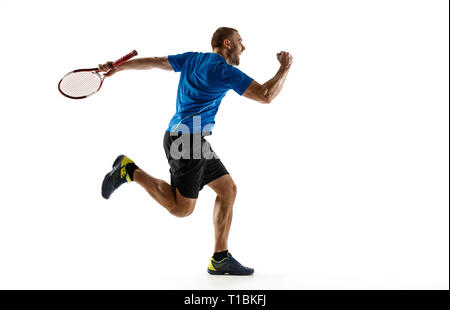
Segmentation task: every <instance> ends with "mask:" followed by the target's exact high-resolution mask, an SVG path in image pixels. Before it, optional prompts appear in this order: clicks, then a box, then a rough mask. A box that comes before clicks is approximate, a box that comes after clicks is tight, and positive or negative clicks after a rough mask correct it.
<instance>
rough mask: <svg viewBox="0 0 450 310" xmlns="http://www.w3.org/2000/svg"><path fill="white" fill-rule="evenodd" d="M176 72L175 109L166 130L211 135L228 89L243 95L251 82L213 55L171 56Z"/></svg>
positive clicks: (220, 57)
mask: <svg viewBox="0 0 450 310" xmlns="http://www.w3.org/2000/svg"><path fill="white" fill-rule="evenodd" d="M168 58H169V62H170V64H171V65H172V68H173V69H174V70H175V72H181V75H180V82H179V84H178V91H177V108H176V112H175V115H174V116H173V117H172V120H171V121H170V124H169V127H168V128H167V131H171V132H183V133H200V132H211V131H212V128H213V127H214V124H215V122H214V118H215V116H216V113H217V110H218V109H219V105H220V102H221V101H222V98H223V97H224V96H225V94H226V93H227V92H228V90H230V89H233V90H234V91H235V92H237V93H238V94H239V95H242V94H243V93H244V92H245V90H246V89H247V87H248V86H249V85H250V83H251V82H252V81H253V79H252V78H250V77H249V76H248V75H246V74H245V73H243V72H242V71H241V70H239V69H237V68H235V67H233V66H232V65H229V64H227V62H226V61H225V58H223V57H222V56H220V55H219V54H215V53H197V52H187V53H184V54H178V55H170V56H169V57H168Z"/></svg>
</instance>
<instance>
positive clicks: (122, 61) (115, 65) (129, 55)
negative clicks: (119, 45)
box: [112, 50, 138, 67]
mask: <svg viewBox="0 0 450 310" xmlns="http://www.w3.org/2000/svg"><path fill="white" fill-rule="evenodd" d="M137 54H138V53H137V52H136V50H133V51H132V52H130V53H128V54H126V55H125V56H122V57H120V58H119V59H117V60H116V61H115V62H113V63H112V66H113V67H117V66H120V65H121V64H123V63H124V62H125V61H127V60H130V59H131V58H133V57H134V56H136V55H137Z"/></svg>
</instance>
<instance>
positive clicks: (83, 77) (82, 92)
mask: <svg viewBox="0 0 450 310" xmlns="http://www.w3.org/2000/svg"><path fill="white" fill-rule="evenodd" d="M103 79H104V76H103V75H101V74H99V71H98V69H97V68H91V69H79V70H74V71H71V72H69V73H67V74H66V75H64V76H63V77H62V79H61V80H60V81H59V83H58V90H59V92H60V93H61V94H63V95H64V96H66V97H68V98H71V99H83V98H86V97H89V96H91V95H93V94H95V93H96V92H98V91H99V89H100V88H101V87H102V85H103Z"/></svg>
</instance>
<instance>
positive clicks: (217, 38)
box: [211, 27, 245, 66]
mask: <svg viewBox="0 0 450 310" xmlns="http://www.w3.org/2000/svg"><path fill="white" fill-rule="evenodd" d="M211 47H212V49H213V52H214V53H217V54H220V55H222V56H223V57H224V58H225V59H226V61H227V63H229V64H230V65H235V66H239V63H240V59H239V55H241V54H242V52H243V51H244V50H245V47H244V45H242V38H241V36H240V34H239V32H238V31H237V30H236V29H233V28H228V27H220V28H219V29H217V30H216V31H215V32H214V34H213V36H212V39H211Z"/></svg>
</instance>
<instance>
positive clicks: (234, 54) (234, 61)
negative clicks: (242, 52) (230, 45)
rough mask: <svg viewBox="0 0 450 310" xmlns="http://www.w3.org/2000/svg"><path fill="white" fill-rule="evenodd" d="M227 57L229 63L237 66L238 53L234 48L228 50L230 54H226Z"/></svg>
mask: <svg viewBox="0 0 450 310" xmlns="http://www.w3.org/2000/svg"><path fill="white" fill-rule="evenodd" d="M228 59H229V61H230V64H231V65H233V66H239V63H240V62H241V61H240V58H239V54H238V52H237V51H236V50H233V51H231V52H230V54H229V55H228Z"/></svg>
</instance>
